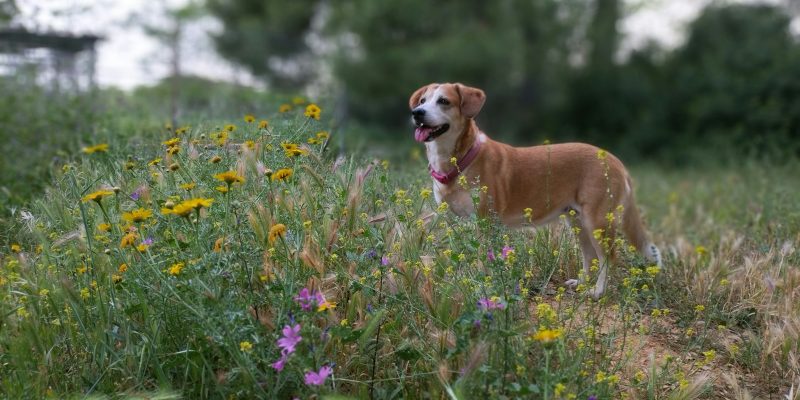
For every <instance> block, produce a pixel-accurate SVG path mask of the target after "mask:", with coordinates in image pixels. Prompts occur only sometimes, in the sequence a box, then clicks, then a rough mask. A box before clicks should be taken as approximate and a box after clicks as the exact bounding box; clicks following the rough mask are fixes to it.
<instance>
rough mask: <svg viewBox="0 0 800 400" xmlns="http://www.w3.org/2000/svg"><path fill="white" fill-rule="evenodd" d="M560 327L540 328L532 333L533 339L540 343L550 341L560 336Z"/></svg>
mask: <svg viewBox="0 0 800 400" xmlns="http://www.w3.org/2000/svg"><path fill="white" fill-rule="evenodd" d="M561 333H562V332H561V329H540V330H539V331H538V332H536V333H535V334H533V336H532V338H533V340H535V341H537V342H542V343H550V342H552V341H554V340H556V339H558V338H560V337H561Z"/></svg>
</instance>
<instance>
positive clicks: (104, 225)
mask: <svg viewBox="0 0 800 400" xmlns="http://www.w3.org/2000/svg"><path fill="white" fill-rule="evenodd" d="M97 230H98V231H100V232H108V231H109V230H111V224H107V223H105V222H103V223H102V224H99V225H97Z"/></svg>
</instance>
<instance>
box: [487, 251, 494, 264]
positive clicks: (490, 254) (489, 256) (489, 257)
mask: <svg viewBox="0 0 800 400" xmlns="http://www.w3.org/2000/svg"><path fill="white" fill-rule="evenodd" d="M486 258H487V259H488V260H489V261H494V260H495V257H494V251H493V250H492V249H489V251H487V252H486Z"/></svg>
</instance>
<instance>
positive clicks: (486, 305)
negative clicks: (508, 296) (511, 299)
mask: <svg viewBox="0 0 800 400" xmlns="http://www.w3.org/2000/svg"><path fill="white" fill-rule="evenodd" d="M478 308H480V309H481V311H491V310H502V309H505V308H506V305H505V304H503V301H502V300H501V299H500V298H498V297H492V298H488V297H482V298H480V299H479V300H478Z"/></svg>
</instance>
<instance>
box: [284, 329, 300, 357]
mask: <svg viewBox="0 0 800 400" xmlns="http://www.w3.org/2000/svg"><path fill="white" fill-rule="evenodd" d="M301 340H303V338H302V337H301V336H300V324H297V325H295V326H289V325H286V326H284V327H283V337H282V338H280V339H278V347H280V348H281V350H282V352H285V353H286V355H289V354H292V353H294V350H295V349H294V348H295V346H297V343H299V342H300V341H301Z"/></svg>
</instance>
